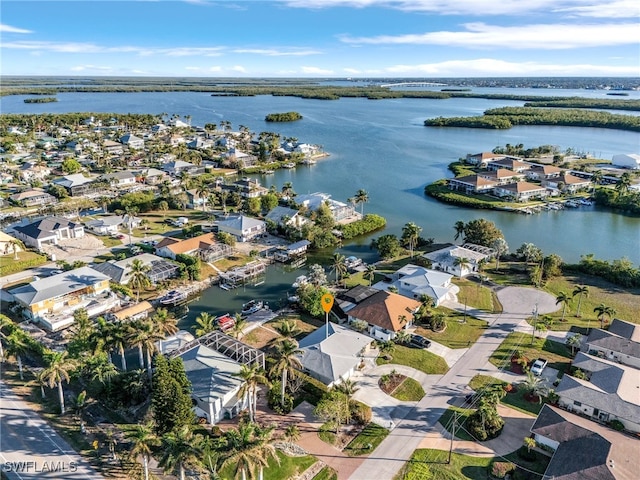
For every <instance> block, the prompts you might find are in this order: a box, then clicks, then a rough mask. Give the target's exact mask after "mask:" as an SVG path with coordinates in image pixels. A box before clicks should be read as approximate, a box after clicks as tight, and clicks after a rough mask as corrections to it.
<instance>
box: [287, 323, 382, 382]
mask: <svg viewBox="0 0 640 480" xmlns="http://www.w3.org/2000/svg"><path fill="white" fill-rule="evenodd" d="M371 341H372V339H371V337H369V336H368V335H365V334H363V333H358V332H356V331H354V330H351V329H349V328H346V327H342V326H340V325H336V324H335V323H331V322H329V323H328V324H327V325H324V326H322V327H320V328H318V329H317V330H315V331H313V332H312V333H310V334H309V335H307V336H306V337H304V338H303V339H302V340H300V343H299V348H300V350H302V352H303V353H302V355H300V363H302V368H303V370H304V372H305V373H306V374H308V375H309V376H311V377H313V378H315V379H317V380H320V381H321V382H322V383H324V384H325V385H327V386H328V387H329V388H331V387H332V386H333V385H335V384H338V383H340V382H342V381H344V380H347V379H349V378H350V377H351V376H352V375H353V374H354V373H355V372H356V370H357V369H358V366H359V365H360V364H361V363H362V356H363V355H364V354H365V352H367V350H368V349H369V346H370V345H371Z"/></svg>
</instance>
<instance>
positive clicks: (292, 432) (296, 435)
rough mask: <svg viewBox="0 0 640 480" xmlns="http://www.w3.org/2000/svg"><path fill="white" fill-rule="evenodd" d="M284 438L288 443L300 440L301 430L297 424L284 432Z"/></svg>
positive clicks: (288, 426) (289, 426) (288, 427)
mask: <svg viewBox="0 0 640 480" xmlns="http://www.w3.org/2000/svg"><path fill="white" fill-rule="evenodd" d="M284 438H285V440H287V441H288V442H291V443H293V442H297V441H298V440H300V429H299V428H298V426H297V425H296V424H292V425H287V428H285V430H284Z"/></svg>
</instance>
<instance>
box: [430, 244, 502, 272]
mask: <svg viewBox="0 0 640 480" xmlns="http://www.w3.org/2000/svg"><path fill="white" fill-rule="evenodd" d="M422 256H423V257H424V258H426V259H427V260H429V261H430V262H431V267H432V268H435V269H436V270H442V271H443V272H447V273H451V274H452V275H456V276H458V277H465V276H467V275H469V274H471V273H474V272H477V271H478V264H479V263H480V262H482V261H484V260H488V259H489V258H490V257H491V256H490V255H489V254H487V253H484V252H479V251H477V250H472V249H470V248H466V247H465V246H464V245H463V246H459V245H449V246H448V247H444V248H441V249H439V250H435V251H433V252H429V253H425V254H424V255H422ZM459 259H464V260H466V261H467V262H468V264H467V265H459V264H458V261H459Z"/></svg>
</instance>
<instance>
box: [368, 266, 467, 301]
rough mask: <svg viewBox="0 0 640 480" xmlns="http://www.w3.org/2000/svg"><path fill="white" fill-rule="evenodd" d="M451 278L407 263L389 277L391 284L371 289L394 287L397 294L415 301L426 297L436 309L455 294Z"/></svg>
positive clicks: (380, 284)
mask: <svg viewBox="0 0 640 480" xmlns="http://www.w3.org/2000/svg"><path fill="white" fill-rule="evenodd" d="M452 278H453V275H450V274H448V273H444V272H439V271H437V270H431V269H429V268H425V267H420V266H418V265H413V264H411V263H408V264H407V265H405V266H404V267H402V268H400V269H399V270H397V271H396V272H394V273H393V274H392V275H391V282H378V283H376V284H375V285H374V286H373V287H374V288H377V289H380V290H388V289H389V288H390V287H395V288H397V289H398V294H400V295H402V296H404V297H407V298H411V299H415V300H419V299H420V298H421V297H422V296H423V295H426V296H428V297H429V298H431V299H432V300H433V302H434V304H435V306H436V307H437V306H438V305H440V304H441V303H442V302H443V301H444V300H445V299H446V298H447V296H450V295H453V294H455V293H456V292H457V287H456V286H455V285H452V284H451V279H452Z"/></svg>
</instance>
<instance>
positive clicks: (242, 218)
mask: <svg viewBox="0 0 640 480" xmlns="http://www.w3.org/2000/svg"><path fill="white" fill-rule="evenodd" d="M215 224H216V225H217V226H218V231H219V232H226V233H229V234H231V235H233V236H234V237H236V240H238V241H239V242H249V241H251V240H253V239H254V238H256V237H259V236H260V235H262V234H264V233H265V232H266V231H267V226H266V223H265V222H264V221H262V220H258V219H257V218H252V217H247V216H246V215H229V216H228V217H226V218H224V219H222V220H217V221H216V222H215Z"/></svg>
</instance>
